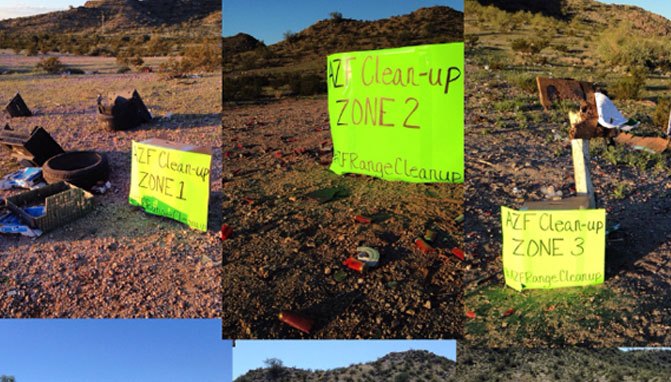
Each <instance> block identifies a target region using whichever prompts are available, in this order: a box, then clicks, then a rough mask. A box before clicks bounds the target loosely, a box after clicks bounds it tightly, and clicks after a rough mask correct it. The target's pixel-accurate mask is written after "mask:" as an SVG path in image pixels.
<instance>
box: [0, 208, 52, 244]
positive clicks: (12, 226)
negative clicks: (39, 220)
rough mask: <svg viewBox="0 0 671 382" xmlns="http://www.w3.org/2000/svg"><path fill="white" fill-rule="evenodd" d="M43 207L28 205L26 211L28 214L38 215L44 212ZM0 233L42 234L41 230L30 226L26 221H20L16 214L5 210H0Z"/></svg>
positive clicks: (35, 235) (29, 235) (28, 235)
mask: <svg viewBox="0 0 671 382" xmlns="http://www.w3.org/2000/svg"><path fill="white" fill-rule="evenodd" d="M42 209H43V207H41V206H40V207H37V208H35V207H29V208H26V209H25V210H26V213H28V214H30V215H36V216H40V215H42V214H43V213H44V212H43V211H42ZM0 233H3V234H19V235H23V236H27V237H38V236H41V235H42V231H41V230H39V229H36V228H30V227H29V226H27V225H26V223H24V222H22V221H21V219H20V218H19V217H18V216H16V214H14V213H12V212H10V211H6V212H4V213H1V212H0Z"/></svg>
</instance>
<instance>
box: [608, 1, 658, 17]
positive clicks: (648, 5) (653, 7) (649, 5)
mask: <svg viewBox="0 0 671 382" xmlns="http://www.w3.org/2000/svg"><path fill="white" fill-rule="evenodd" d="M604 2H605V3H609V4H627V5H636V6H638V7H641V8H643V9H647V10H649V11H651V12H654V13H656V14H658V15H662V16H664V17H666V18H667V19H670V20H671V1H668V0H662V1H660V0H629V1H626V0H624V1H622V0H621V1H604Z"/></svg>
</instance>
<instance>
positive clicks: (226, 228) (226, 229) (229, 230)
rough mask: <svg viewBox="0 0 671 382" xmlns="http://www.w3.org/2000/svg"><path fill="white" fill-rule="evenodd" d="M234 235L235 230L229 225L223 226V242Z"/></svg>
mask: <svg viewBox="0 0 671 382" xmlns="http://www.w3.org/2000/svg"><path fill="white" fill-rule="evenodd" d="M231 235H233V228H231V227H229V226H228V224H224V225H222V226H221V240H227V239H228V238H229V237H231Z"/></svg>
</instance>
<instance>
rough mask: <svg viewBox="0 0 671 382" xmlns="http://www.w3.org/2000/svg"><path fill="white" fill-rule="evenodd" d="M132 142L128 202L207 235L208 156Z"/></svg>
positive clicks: (209, 161)
mask: <svg viewBox="0 0 671 382" xmlns="http://www.w3.org/2000/svg"><path fill="white" fill-rule="evenodd" d="M172 145H173V147H166V145H162V144H158V143H147V142H142V143H140V142H133V151H132V157H131V181H130V182H131V183H130V194H129V195H128V200H129V202H130V204H132V205H134V206H140V207H142V208H143V209H144V210H145V211H147V212H149V213H151V214H154V215H160V216H165V217H168V218H171V219H174V220H177V221H179V222H182V223H184V224H187V225H188V226H190V227H193V228H196V229H198V230H201V231H207V213H208V205H209V198H210V164H211V158H212V157H211V155H209V154H205V153H201V152H194V151H188V150H180V149H178V148H177V147H179V145H176V144H172Z"/></svg>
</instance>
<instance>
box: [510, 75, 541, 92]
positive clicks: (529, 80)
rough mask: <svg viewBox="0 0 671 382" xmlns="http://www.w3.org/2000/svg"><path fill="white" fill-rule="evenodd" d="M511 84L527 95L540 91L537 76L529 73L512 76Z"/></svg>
mask: <svg viewBox="0 0 671 382" xmlns="http://www.w3.org/2000/svg"><path fill="white" fill-rule="evenodd" d="M510 82H511V83H512V84H513V85H515V86H517V87H518V88H520V89H521V90H523V91H524V92H525V93H530V94H534V93H536V92H537V91H538V85H537V84H536V76H534V75H533V74H528V73H519V74H514V75H511V76H510Z"/></svg>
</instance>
